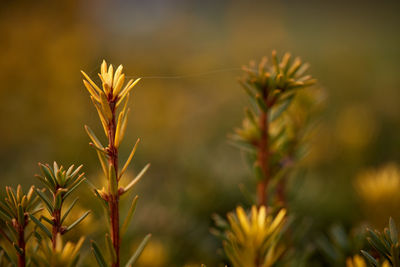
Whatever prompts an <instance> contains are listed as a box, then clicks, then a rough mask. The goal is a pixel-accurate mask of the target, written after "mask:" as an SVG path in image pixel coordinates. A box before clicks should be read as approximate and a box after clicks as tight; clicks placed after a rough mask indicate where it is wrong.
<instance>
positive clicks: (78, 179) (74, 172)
mask: <svg viewBox="0 0 400 267" xmlns="http://www.w3.org/2000/svg"><path fill="white" fill-rule="evenodd" d="M39 167H40V169H41V171H42V176H40V175H36V177H37V178H38V179H39V180H40V181H41V182H42V184H43V185H44V186H45V189H47V190H38V189H36V190H35V191H36V194H37V195H38V196H39V197H40V199H41V200H42V202H43V203H44V205H45V207H46V208H47V211H48V213H49V215H50V216H46V215H41V216H40V218H39V219H37V218H34V217H33V216H31V218H32V220H33V221H34V222H35V223H36V224H37V226H38V227H39V228H40V229H41V230H42V232H43V233H44V234H45V235H46V236H48V237H49V238H50V239H51V241H52V242H53V246H54V247H55V246H56V243H57V234H60V235H64V234H66V233H67V232H69V231H71V230H72V229H73V228H74V227H76V226H77V225H78V224H79V223H80V222H81V221H82V220H83V219H85V218H86V217H87V216H88V215H89V213H90V212H89V211H86V212H85V213H84V214H83V215H82V216H81V217H79V218H78V219H77V220H76V221H75V222H73V223H71V224H70V225H68V226H67V225H63V223H64V222H65V219H66V218H67V216H68V215H69V214H70V212H71V210H72V209H73V207H74V205H75V203H76V202H77V200H78V199H77V198H76V199H75V200H74V201H73V202H72V204H71V205H70V206H69V207H68V208H67V210H66V211H65V212H64V214H62V209H63V207H64V203H65V201H66V200H67V198H68V197H69V196H70V195H71V193H72V192H74V191H75V190H76V189H77V188H78V186H79V185H81V184H82V182H83V181H85V178H84V173H81V172H80V171H81V169H82V165H81V166H79V167H77V168H75V167H74V165H71V166H70V167H69V168H68V169H64V167H63V166H58V164H57V163H56V162H54V164H53V168H52V167H50V165H48V164H46V165H44V164H41V163H40V164H39ZM45 223H46V224H47V225H49V226H50V228H51V230H49V229H48V227H47V226H46V225H45Z"/></svg>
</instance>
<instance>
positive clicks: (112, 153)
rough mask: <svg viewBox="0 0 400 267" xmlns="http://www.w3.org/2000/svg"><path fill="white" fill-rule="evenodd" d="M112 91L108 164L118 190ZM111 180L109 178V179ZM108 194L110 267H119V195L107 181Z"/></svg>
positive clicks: (114, 108) (109, 98) (114, 110)
mask: <svg viewBox="0 0 400 267" xmlns="http://www.w3.org/2000/svg"><path fill="white" fill-rule="evenodd" d="M112 98H113V96H112V90H111V94H110V95H109V96H108V102H109V105H110V108H111V111H112V119H111V120H110V121H109V124H108V144H109V145H108V156H109V157H108V161H109V164H111V166H112V167H113V168H114V171H115V177H116V179H117V188H118V180H119V179H118V149H117V148H116V147H115V144H114V140H115V133H116V128H117V127H116V123H115V112H116V106H115V101H116V100H113V99H112ZM110 178H111V177H110ZM109 192H110V197H109V200H108V204H109V208H110V223H111V241H112V244H113V247H114V250H115V255H116V259H115V261H114V262H113V263H112V265H111V266H112V267H119V264H120V255H119V254H120V253H119V250H120V244H121V239H120V233H119V193H118V190H117V192H116V193H113V191H112V190H111V181H109Z"/></svg>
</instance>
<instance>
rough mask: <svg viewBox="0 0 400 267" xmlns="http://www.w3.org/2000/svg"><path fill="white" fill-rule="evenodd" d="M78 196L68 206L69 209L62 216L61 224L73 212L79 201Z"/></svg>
mask: <svg viewBox="0 0 400 267" xmlns="http://www.w3.org/2000/svg"><path fill="white" fill-rule="evenodd" d="M78 199H79V198H78V197H77V198H75V199H74V201H72V203H71V205H70V206H69V207H68V209H67V210H66V211H65V213H64V215H63V216H62V218H61V224H63V222H64V221H65V218H67V216H68V214H69V213H70V212H71V210H72V208H73V207H74V206H75V204H76V202H77V201H78Z"/></svg>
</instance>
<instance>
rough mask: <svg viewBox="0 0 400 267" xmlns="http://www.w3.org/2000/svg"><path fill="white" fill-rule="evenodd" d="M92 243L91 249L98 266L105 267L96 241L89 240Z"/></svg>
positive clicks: (105, 264)
mask: <svg viewBox="0 0 400 267" xmlns="http://www.w3.org/2000/svg"><path fill="white" fill-rule="evenodd" d="M91 243H92V251H93V254H94V256H95V257H96V261H97V263H98V265H99V266H100V267H107V263H106V261H105V260H104V257H103V254H102V253H101V251H100V249H99V246H98V245H97V243H96V242H94V241H93V240H92V241H91Z"/></svg>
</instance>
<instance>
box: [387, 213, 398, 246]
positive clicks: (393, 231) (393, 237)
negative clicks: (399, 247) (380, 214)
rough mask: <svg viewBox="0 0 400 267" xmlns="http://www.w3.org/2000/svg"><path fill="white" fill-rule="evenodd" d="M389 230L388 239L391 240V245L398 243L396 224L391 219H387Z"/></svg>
mask: <svg viewBox="0 0 400 267" xmlns="http://www.w3.org/2000/svg"><path fill="white" fill-rule="evenodd" d="M389 230H390V239H391V240H392V242H393V244H396V243H397V242H398V233H397V227H396V223H395V222H394V220H393V218H392V217H390V218H389Z"/></svg>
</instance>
